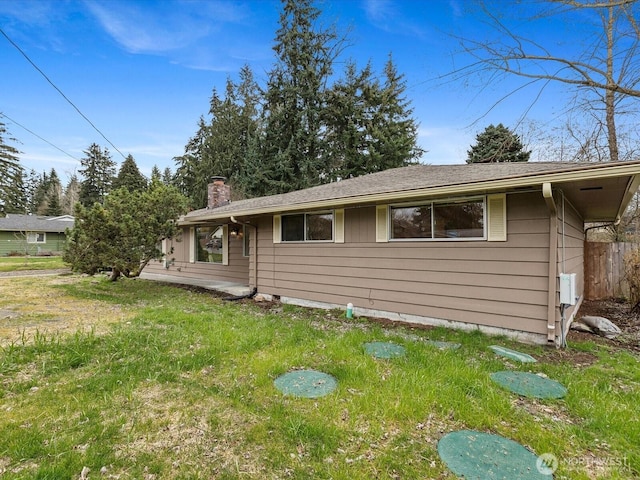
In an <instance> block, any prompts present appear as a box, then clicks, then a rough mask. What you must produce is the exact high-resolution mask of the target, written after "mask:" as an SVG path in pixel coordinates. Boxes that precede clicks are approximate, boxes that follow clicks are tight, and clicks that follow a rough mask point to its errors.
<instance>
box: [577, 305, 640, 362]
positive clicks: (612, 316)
mask: <svg viewBox="0 0 640 480" xmlns="http://www.w3.org/2000/svg"><path fill="white" fill-rule="evenodd" d="M587 315H589V316H595V317H604V318H608V319H609V320H611V321H612V322H613V323H615V324H616V325H617V326H618V327H619V328H620V330H622V334H621V335H620V336H618V337H617V338H615V339H613V340H608V339H606V338H602V337H599V336H597V335H592V334H590V333H584V332H576V331H574V330H571V331H570V332H569V336H568V339H567V340H568V342H571V341H574V342H580V341H587V340H590V341H594V342H597V343H601V344H605V345H609V346H611V347H613V348H622V349H627V350H630V351H632V352H635V353H639V352H640V315H638V314H637V313H633V312H631V305H629V303H627V302H624V301H620V300H585V301H584V302H582V305H581V306H580V310H579V311H578V313H577V315H576V317H575V318H576V319H579V318H580V317H584V316H587Z"/></svg>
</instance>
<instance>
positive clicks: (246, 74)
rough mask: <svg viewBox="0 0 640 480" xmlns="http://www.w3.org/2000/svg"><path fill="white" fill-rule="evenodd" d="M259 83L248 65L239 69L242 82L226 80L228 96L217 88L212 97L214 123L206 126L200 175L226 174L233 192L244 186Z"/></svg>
mask: <svg viewBox="0 0 640 480" xmlns="http://www.w3.org/2000/svg"><path fill="white" fill-rule="evenodd" d="M257 105H258V86H257V84H256V83H255V81H254V79H253V72H252V71H251V69H250V68H249V67H248V66H246V65H245V66H244V67H243V68H242V70H241V71H240V81H239V83H238V84H236V83H234V82H233V81H232V80H231V79H230V78H228V79H227V84H226V89H225V97H224V98H220V97H219V96H218V94H217V92H215V91H214V93H213V96H212V98H211V110H210V113H211V117H212V120H211V124H210V126H209V128H208V129H207V138H206V141H205V146H204V152H203V159H202V162H201V163H200V165H199V168H200V175H202V176H203V177H204V178H206V179H207V181H208V179H209V178H210V177H211V176H212V175H220V176H223V177H226V178H227V180H228V182H229V183H230V184H231V185H232V186H233V187H234V193H235V194H236V195H241V194H240V193H239V191H241V190H243V189H244V185H243V177H244V175H246V173H247V171H246V168H245V166H246V165H245V164H246V159H247V157H248V156H249V148H252V146H253V145H255V143H252V139H253V138H254V137H255V135H256V134H257V128H258V119H257V111H258V110H257Z"/></svg>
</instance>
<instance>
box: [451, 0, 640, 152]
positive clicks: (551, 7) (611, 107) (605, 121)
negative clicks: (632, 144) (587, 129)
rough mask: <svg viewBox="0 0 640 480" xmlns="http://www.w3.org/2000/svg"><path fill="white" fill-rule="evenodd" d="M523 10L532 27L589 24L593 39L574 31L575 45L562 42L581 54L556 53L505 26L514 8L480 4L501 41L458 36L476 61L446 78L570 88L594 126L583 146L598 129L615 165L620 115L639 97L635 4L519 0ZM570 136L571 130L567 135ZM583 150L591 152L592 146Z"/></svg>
mask: <svg viewBox="0 0 640 480" xmlns="http://www.w3.org/2000/svg"><path fill="white" fill-rule="evenodd" d="M523 5H524V6H525V9H524V10H523V11H525V12H527V14H528V15H529V21H530V22H537V21H540V22H549V21H551V20H562V21H563V22H564V25H567V26H569V25H572V24H580V25H585V24H587V23H589V22H590V23H591V26H592V27H593V28H592V29H591V31H592V32H595V34H596V35H592V36H591V37H589V38H586V37H585V34H584V31H585V30H584V29H582V30H579V31H578V34H579V36H578V37H577V38H575V39H574V40H575V41H573V40H570V39H569V38H568V37H567V38H566V40H567V44H569V45H572V46H574V47H578V46H579V47H580V48H581V50H580V51H576V52H575V53H574V54H571V53H570V52H567V51H566V50H565V51H563V52H561V53H558V52H557V51H555V49H557V48H558V46H557V45H556V44H555V42H553V41H550V42H549V45H543V44H542V41H541V40H534V39H531V38H526V37H525V35H524V34H520V33H518V31H516V29H517V27H513V26H510V25H509V24H508V21H507V20H506V18H505V17H504V15H503V13H504V12H505V10H506V8H507V7H508V8H512V7H513V5H512V4H511V3H508V4H507V3H504V2H494V3H492V1H491V0H483V1H482V2H481V3H480V8H481V12H482V14H483V15H484V17H485V18H486V19H487V21H488V23H489V24H490V25H491V26H492V27H493V29H494V31H495V32H496V33H497V34H498V35H499V39H498V40H496V41H488V40H486V39H482V40H473V39H469V38H464V37H463V38H460V41H461V44H462V47H463V49H464V52H466V53H467V54H469V55H471V56H472V57H473V58H474V59H475V61H474V63H473V64H472V65H471V66H468V67H466V68H463V69H461V70H458V71H456V72H454V73H452V74H451V77H453V78H457V79H462V78H463V77H466V76H469V75H472V74H477V73H488V74H489V75H492V76H494V75H496V74H499V73H504V74H508V75H515V76H518V77H522V78H524V79H526V80H527V82H529V83H535V82H542V83H543V84H549V83H562V84H564V85H566V86H569V87H571V88H573V89H575V92H576V101H575V104H574V106H577V105H579V106H580V107H581V108H582V109H586V110H587V111H588V112H589V114H590V115H592V117H593V119H595V121H594V122H592V123H593V124H594V125H595V127H592V131H591V133H590V134H589V135H588V136H587V137H586V139H587V141H591V142H593V141H594V140H596V139H597V138H598V137H599V136H600V132H599V129H603V130H602V131H603V133H604V135H605V136H606V153H607V157H608V159H609V160H611V161H618V160H619V159H620V158H621V155H620V152H619V144H618V140H619V138H618V134H617V121H618V118H619V116H620V115H621V114H623V113H625V112H628V111H629V108H630V107H631V108H632V109H633V110H635V108H633V107H634V106H631V105H629V103H635V102H637V99H638V98H640V89H639V88H638V83H639V82H640V59H639V58H638V56H637V53H638V48H639V45H640V29H639V26H638V23H637V21H636V17H637V14H638V12H639V11H640V0H609V1H606V0H603V1H598V0H546V2H529V3H527V2H524V3H523ZM540 5H542V7H540ZM519 20H521V21H522V20H526V19H525V18H520V19H519ZM521 25H522V23H521ZM567 30H570V29H569V28H567ZM568 35H570V32H569V31H568V32H567V36H568ZM568 55H572V56H571V57H569V56H568ZM492 78H493V77H492ZM507 96H508V95H507ZM503 98H506V97H503ZM575 133H576V129H575V127H574V129H573V133H571V131H570V135H573V134H575ZM580 141H581V142H582V143H584V141H585V138H583V137H581V139H580ZM583 147H585V148H586V149H587V150H591V149H592V145H583ZM594 152H596V153H599V152H598V151H597V150H595V151H592V152H591V153H594ZM583 153H584V152H583ZM600 153H601V152H600ZM583 156H584V155H583Z"/></svg>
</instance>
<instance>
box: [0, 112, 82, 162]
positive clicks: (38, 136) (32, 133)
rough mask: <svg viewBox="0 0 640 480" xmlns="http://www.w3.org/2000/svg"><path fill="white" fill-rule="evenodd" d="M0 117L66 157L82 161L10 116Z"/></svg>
mask: <svg viewBox="0 0 640 480" xmlns="http://www.w3.org/2000/svg"><path fill="white" fill-rule="evenodd" d="M0 117H4V118H6V119H7V120H9V121H10V122H11V123H15V124H16V125H18V126H19V127H20V128H23V129H24V130H26V131H27V132H29V133H30V134H31V135H33V136H34V137H37V138H39V139H40V140H42V141H43V142H45V143H48V144H49V145H51V146H52V147H53V148H55V149H56V150H59V151H61V152H62V153H64V154H65V155H66V156H68V157H71V158H73V159H74V160H77V161H78V162H80V161H81V160H80V159H79V158H76V157H74V156H73V155H71V154H70V153H68V152H65V151H64V150H63V149H61V148H60V147H58V146H57V145H54V144H53V143H51V142H50V141H49V140H47V139H46V138H42V137H41V136H40V135H38V134H37V133H35V132H34V131H32V130H29V129H28V128H27V127H25V126H24V125H21V124H20V123H18V122H16V121H15V120H14V119H13V118H11V117H9V116H8V115H6V114H4V113H2V112H0Z"/></svg>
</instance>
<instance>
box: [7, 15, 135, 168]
mask: <svg viewBox="0 0 640 480" xmlns="http://www.w3.org/2000/svg"><path fill="white" fill-rule="evenodd" d="M0 33H2V35H4V37H5V38H6V39H7V41H8V42H9V43H10V44H11V45H13V46H14V47H15V48H16V50H18V51H19V52H20V53H21V54H22V56H23V57H24V58H26V59H27V61H28V62H29V63H30V64H31V65H32V66H33V68H35V69H36V70H37V71H38V72H39V73H40V75H42V76H43V77H44V78H45V80H47V82H49V84H50V85H51V86H52V87H53V88H55V89H56V91H57V92H58V93H59V94H60V95H62V98H64V99H65V100H66V101H67V102H68V103H69V105H71V106H72V107H73V108H74V109H75V110H76V112H78V113H79V114H80V116H81V117H82V118H84V119H85V120H86V121H87V122H88V123H89V125H91V126H92V127H93V129H94V130H95V131H96V132H98V133H99V134H100V136H101V137H102V138H104V139H105V140H106V141H107V143H109V145H111V146H112V147H113V148H114V149H115V151H116V152H118V153H119V154H120V155H122V158H126V157H125V156H124V154H123V153H122V152H121V151H120V150H118V147H116V146H115V145H114V144H113V143H112V142H111V140H109V139H108V138H107V137H106V136H105V135H104V133H102V132H101V131H100V129H99V128H98V127H96V126H95V125H94V124H93V122H92V121H91V120H89V119H88V118H87V116H86V115H85V114H84V113H82V112H81V111H80V109H79V108H78V107H76V105H75V104H74V103H73V102H72V101H71V100H69V98H68V97H67V96H66V95H65V94H64V93H62V90H60V89H59V88H58V87H57V86H56V85H55V84H54V83H53V82H52V81H51V79H50V78H49V77H47V75H46V74H45V73H44V72H43V71H42V70H40V68H39V67H38V66H37V65H36V64H35V63H34V62H33V61H32V60H31V59H30V58H29V56H28V55H27V54H26V53H25V52H24V51H23V50H22V49H21V48H20V47H19V46H18V45H17V44H16V43H15V42H14V41H13V40H11V39H10V38H9V36H8V35H7V34H6V33H5V32H4V30H2V28H0ZM7 118H8V117H7Z"/></svg>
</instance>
